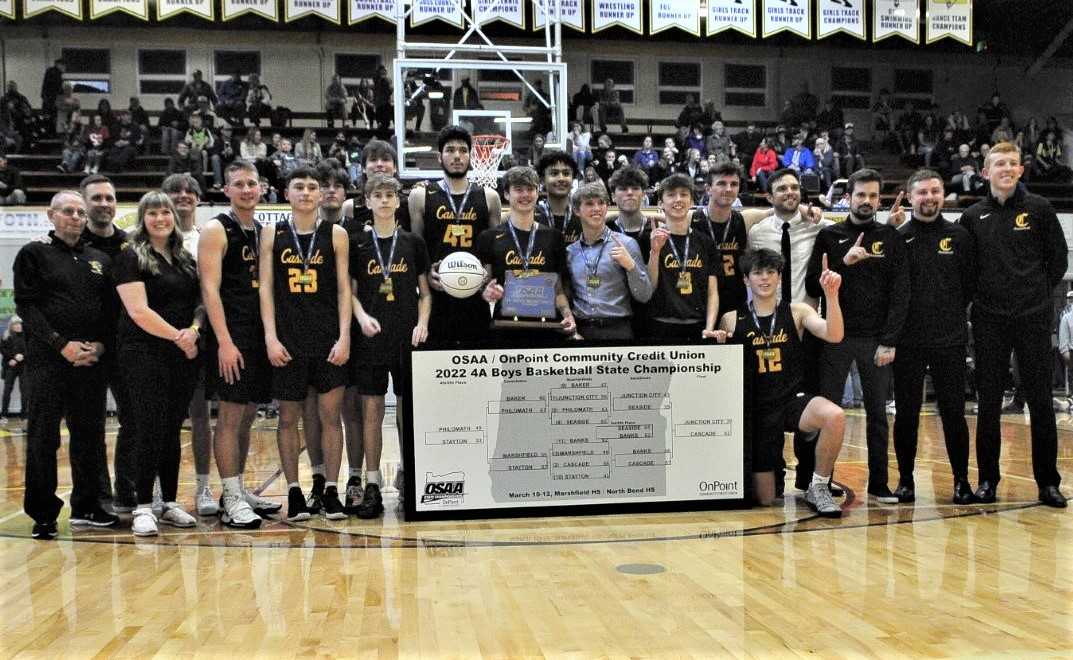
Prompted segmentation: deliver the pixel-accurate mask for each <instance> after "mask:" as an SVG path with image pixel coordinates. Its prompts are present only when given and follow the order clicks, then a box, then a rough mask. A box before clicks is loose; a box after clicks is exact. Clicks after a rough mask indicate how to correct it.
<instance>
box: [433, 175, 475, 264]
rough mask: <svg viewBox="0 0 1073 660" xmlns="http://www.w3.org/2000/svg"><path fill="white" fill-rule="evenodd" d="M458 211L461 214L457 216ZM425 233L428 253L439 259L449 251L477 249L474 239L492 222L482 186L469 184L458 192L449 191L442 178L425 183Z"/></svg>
mask: <svg viewBox="0 0 1073 660" xmlns="http://www.w3.org/2000/svg"><path fill="white" fill-rule="evenodd" d="M456 210H457V214H458V216H460V217H456V215H455V214H456ZM424 221H425V233H424V236H422V238H424V239H425V244H426V245H427V246H428V256H429V258H430V259H431V260H432V261H433V262H437V261H440V260H441V259H443V258H444V257H446V256H447V255H449V254H451V253H452V252H458V251H462V252H469V253H471V254H475V253H476V249H477V248H476V240H477V237H478V236H480V235H481V232H483V231H484V230H485V229H488V227H489V226H490V225H491V223H490V222H489V218H488V200H487V199H486V198H485V194H484V188H482V187H480V186H478V185H475V184H472V183H471V184H469V188H467V189H466V192H465V193H463V194H461V195H450V197H448V193H447V191H446V190H444V187H443V184H442V182H436V183H429V185H427V186H425V215H424Z"/></svg>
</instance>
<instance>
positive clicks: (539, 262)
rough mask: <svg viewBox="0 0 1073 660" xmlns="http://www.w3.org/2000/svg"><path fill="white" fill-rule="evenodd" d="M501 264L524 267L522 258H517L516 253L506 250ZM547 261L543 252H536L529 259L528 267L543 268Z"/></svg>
mask: <svg viewBox="0 0 1073 660" xmlns="http://www.w3.org/2000/svg"><path fill="white" fill-rule="evenodd" d="M503 262H504V263H506V264H507V265H508V266H524V265H525V264H524V263H523V262H522V258H521V257H519V256H518V253H517V252H515V251H514V250H507V254H506V255H505V256H504V257H503ZM547 262H548V260H547V259H546V258H545V257H544V250H538V251H537V252H536V253H535V254H534V255H533V256H531V257H529V265H530V266H543V265H544V264H546V263H547Z"/></svg>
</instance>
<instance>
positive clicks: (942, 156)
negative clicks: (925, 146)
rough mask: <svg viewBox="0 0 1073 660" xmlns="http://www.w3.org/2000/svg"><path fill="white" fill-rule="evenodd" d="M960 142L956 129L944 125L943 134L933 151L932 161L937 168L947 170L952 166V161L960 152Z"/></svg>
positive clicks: (941, 170) (942, 170)
mask: <svg viewBox="0 0 1073 660" xmlns="http://www.w3.org/2000/svg"><path fill="white" fill-rule="evenodd" d="M959 144H960V143H959V142H958V139H957V134H956V133H955V132H954V129H953V128H951V127H950V126H945V127H943V136H942V137H941V138H939V142H938V143H937V144H936V145H935V150H934V151H932V158H931V162H932V164H933V166H934V167H935V169H937V170H939V171H940V172H945V171H946V170H947V169H948V168H949V167H950V161H951V160H953V158H954V156H956V155H957V153H958V146H959Z"/></svg>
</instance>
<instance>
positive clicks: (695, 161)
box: [676, 148, 704, 181]
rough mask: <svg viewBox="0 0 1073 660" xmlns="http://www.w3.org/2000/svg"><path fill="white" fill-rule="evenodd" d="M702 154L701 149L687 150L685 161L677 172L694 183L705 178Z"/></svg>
mask: <svg viewBox="0 0 1073 660" xmlns="http://www.w3.org/2000/svg"><path fill="white" fill-rule="evenodd" d="M700 156H701V154H700V150H699V149H693V148H691V149H688V150H686V157H685V161H684V162H682V164H681V165H679V166H678V167H677V169H676V171H677V172H680V173H681V174H685V175H687V176H688V177H689V178H691V179H693V181H697V180H698V179H701V178H703V177H704V174H703V173H702V172H701V170H700V161H701V157H700Z"/></svg>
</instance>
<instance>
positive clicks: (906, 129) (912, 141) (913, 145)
mask: <svg viewBox="0 0 1073 660" xmlns="http://www.w3.org/2000/svg"><path fill="white" fill-rule="evenodd" d="M922 123H923V119H922V118H921V116H920V113H919V112H917V109H916V108H915V107H913V104H912V102H910V101H906V102H905V106H904V107H903V108H902V113H901V114H900V115H898V120H897V122H896V123H895V124H894V130H895V132H896V133H897V135H898V150H899V151H900V152H901V153H902V155H903V156H904V155H913V154H916V152H917V131H919V130H920V125H921V124H922Z"/></svg>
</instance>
